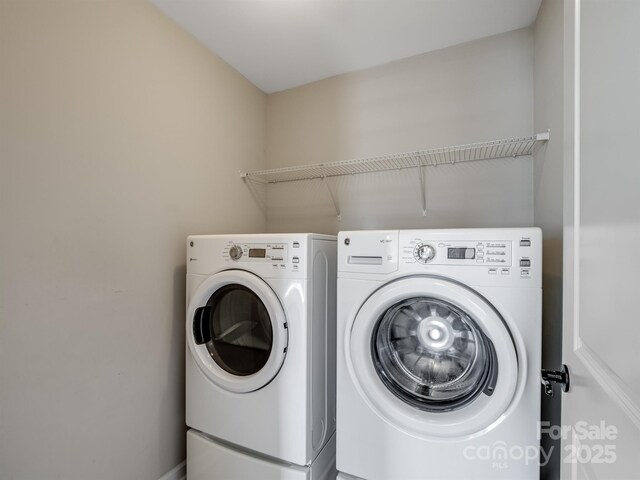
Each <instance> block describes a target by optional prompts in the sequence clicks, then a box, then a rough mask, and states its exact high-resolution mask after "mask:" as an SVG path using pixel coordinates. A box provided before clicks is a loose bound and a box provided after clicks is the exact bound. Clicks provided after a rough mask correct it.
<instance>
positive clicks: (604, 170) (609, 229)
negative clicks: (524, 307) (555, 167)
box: [556, 0, 640, 480]
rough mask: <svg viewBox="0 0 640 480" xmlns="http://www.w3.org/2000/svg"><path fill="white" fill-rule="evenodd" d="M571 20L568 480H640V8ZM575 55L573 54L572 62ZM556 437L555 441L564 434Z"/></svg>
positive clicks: (576, 14) (579, 5) (585, 3)
mask: <svg viewBox="0 0 640 480" xmlns="http://www.w3.org/2000/svg"><path fill="white" fill-rule="evenodd" d="M566 7H567V10H566V11H565V13H566V14H567V15H566V18H567V24H566V26H567V32H568V36H567V37H565V38H566V39H567V40H568V42H567V46H568V49H567V50H565V53H566V54H567V58H568V59H569V60H574V63H573V67H572V68H570V69H569V70H570V71H572V73H573V78H571V76H569V80H568V84H567V89H566V92H568V97H567V98H568V100H569V103H570V104H567V109H566V111H567V113H568V115H567V117H566V118H567V119H568V122H567V127H568V129H567V130H568V131H569V135H568V137H567V144H568V145H569V146H570V148H569V150H572V151H568V152H567V160H568V161H567V168H566V169H565V179H564V183H565V266H564V267H565V285H564V309H565V311H564V353H563V355H564V363H566V364H567V365H568V366H569V369H570V371H571V382H572V387H571V390H570V392H569V393H568V394H566V395H564V396H563V399H562V401H563V405H562V423H563V425H564V428H567V427H572V428H571V430H570V431H569V430H568V429H567V430H566V431H565V433H564V434H563V435H562V439H563V440H562V452H561V453H562V478H563V479H565V480H568V479H587V480H588V479H601V480H615V479H625V480H627V479H637V478H640V361H639V359H638V355H639V348H640V315H639V314H638V301H639V300H640V252H639V249H640V154H639V150H638V146H639V145H640V28H639V25H640V2H638V1H636V0H615V1H603V0H582V1H580V0H578V1H576V2H567V3H566ZM572 50H573V51H572ZM558 433H559V432H556V434H558Z"/></svg>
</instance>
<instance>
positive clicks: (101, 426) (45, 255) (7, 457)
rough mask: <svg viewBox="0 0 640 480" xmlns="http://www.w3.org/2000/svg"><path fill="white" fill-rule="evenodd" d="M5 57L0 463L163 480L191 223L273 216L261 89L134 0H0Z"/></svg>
mask: <svg viewBox="0 0 640 480" xmlns="http://www.w3.org/2000/svg"><path fill="white" fill-rule="evenodd" d="M0 62H1V68H0V84H1V88H0V149H1V150H0V159H1V162H2V163H1V167H0V168H1V170H0V230H1V234H0V239H1V242H2V245H1V250H0V252H1V256H0V259H1V281H2V283H1V285H2V289H1V290H2V304H1V309H0V315H1V316H0V478H2V479H3V480H17V479H28V480H32V479H65V480H70V479H99V478H105V479H106V478H108V479H115V478H117V479H135V480H140V479H157V478H159V477H160V476H161V475H162V474H163V473H165V472H166V471H168V470H169V469H170V468H172V467H173V466H174V465H176V464H178V463H179V462H180V461H182V460H183V459H184V456H185V447H184V438H185V437H184V430H185V427H184V400H183V398H184V383H183V382H184V333H183V332H184V273H185V266H184V265H185V237H186V235H188V234H190V233H215V232H220V233H221V232H231V231H238V232H247V231H262V230H264V229H265V222H264V219H263V217H262V215H261V214H260V212H259V210H258V208H257V207H256V204H255V202H254V199H253V198H252V197H251V195H250V193H249V192H248V191H247V189H245V188H244V187H243V186H242V184H241V182H240V180H239V179H238V177H237V173H236V172H237V170H239V169H257V168H262V167H263V166H264V165H263V163H262V159H263V151H262V149H263V142H264V126H265V108H266V97H265V95H264V94H263V93H262V92H260V91H259V90H258V89H256V88H255V87H254V86H252V85H251V84H250V83H249V82H247V81H246V80H245V79H244V78H243V77H241V76H240V75H239V74H238V73H237V72H235V71H234V70H232V69H231V68H229V67H228V66H227V65H226V64H224V63H223V62H222V61H221V60H219V59H218V58H216V57H214V56H212V55H211V54H210V52H208V51H207V50H205V49H204V48H203V47H201V46H200V45H199V44H198V43H196V42H195V40H193V39H192V38H191V37H189V36H188V35H187V34H185V33H184V32H182V31H181V30H180V29H179V28H178V27H176V26H175V25H174V24H172V23H171V22H170V21H169V20H167V19H166V18H165V17H164V16H163V15H162V14H161V13H160V12H159V11H157V10H156V9H155V8H154V7H153V6H151V5H149V4H147V3H146V2H143V1H136V2H129V1H128V2H77V1H66V0H65V1H56V2H50V1H45V0H43V1H31V2H22V1H2V2H0Z"/></svg>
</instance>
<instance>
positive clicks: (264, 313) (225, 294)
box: [186, 234, 336, 480]
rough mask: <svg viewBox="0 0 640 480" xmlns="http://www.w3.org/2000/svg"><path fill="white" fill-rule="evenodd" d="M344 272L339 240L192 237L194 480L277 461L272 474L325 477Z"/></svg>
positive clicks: (242, 474)
mask: <svg viewBox="0 0 640 480" xmlns="http://www.w3.org/2000/svg"><path fill="white" fill-rule="evenodd" d="M335 280H336V239H335V237H332V236H326V235H314V234H286V235H275V234H260V235H195V236H190V237H189V238H188V239H187V305H188V306H187V321H186V338H187V351H186V421H187V425H188V426H189V427H191V428H192V429H193V430H192V431H191V432H190V434H189V435H188V436H187V470H188V476H189V479H191V480H195V479H202V480H204V479H214V478H215V479H218V478H225V479H230V478H238V479H244V478H251V475H252V474H253V473H255V471H256V470H255V469H256V468H259V467H257V466H259V465H270V470H269V471H270V472H271V474H273V475H276V476H275V477H273V476H269V475H268V474H267V470H265V477H264V478H309V479H310V478H313V479H314V480H315V479H319V478H323V475H324V473H323V472H320V471H318V469H319V468H320V469H323V470H326V469H327V468H328V467H326V465H333V464H334V455H335V452H334V450H333V449H334V448H335V444H333V445H334V446H333V449H332V443H331V440H332V438H333V436H334V432H335V299H336V290H335ZM325 447H326V448H325ZM323 448H325V450H324V451H323ZM321 451H323V452H324V453H323V455H321V457H322V462H321V463H323V465H324V466H322V467H318V468H316V469H313V468H312V467H313V465H314V460H315V459H316V458H317V457H318V456H319V454H320V452H321ZM212 459H215V461H213V462H212ZM265 462H266V463H265ZM270 462H271V463H270ZM289 467H291V468H289ZM332 469H333V467H331V468H329V470H332ZM274 472H276V473H274ZM278 472H280V473H278ZM278 475H279V476H278ZM292 475H293V476H292ZM300 475H303V476H302V477H301V476H300Z"/></svg>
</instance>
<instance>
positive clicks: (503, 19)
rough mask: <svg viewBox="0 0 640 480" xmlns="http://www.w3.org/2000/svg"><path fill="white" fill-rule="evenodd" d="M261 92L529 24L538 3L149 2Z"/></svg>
mask: <svg viewBox="0 0 640 480" xmlns="http://www.w3.org/2000/svg"><path fill="white" fill-rule="evenodd" d="M150 1H151V2H152V3H153V4H154V5H156V6H157V7H158V8H160V9H161V10H162V11H163V12H164V13H165V14H166V15H168V16H169V17H170V18H172V19H173V20H174V21H175V22H176V23H178V24H179V25H180V26H182V27H183V28H184V29H185V30H187V31H188V32H190V33H191V34H192V35H194V36H195V37H196V38H198V39H199V40H200V41H201V42H202V43H203V44H204V45H206V46H207V48H209V49H210V50H211V51H212V52H214V53H215V54H217V55H218V56H220V57H221V58H222V59H223V60H225V61H226V62H227V63H228V64H230V65H231V66H232V67H234V68H235V69H236V70H238V71H239V72H240V73H241V74H242V75H244V76H245V77H246V78H248V79H249V80H250V81H251V82H252V83H253V84H255V85H256V86H257V87H258V88H260V89H261V90H263V91H264V92H266V93H273V92H278V91H281V90H286V89H288V88H292V87H296V86H299V85H303V84H305V83H310V82H314V81H316V80H320V79H323V78H327V77H331V76H334V75H338V74H341V73H346V72H352V71H356V70H361V69H363V68H368V67H373V66H376V65H382V64H384V63H388V62H391V61H394V60H398V59H401V58H406V57H410V56H413V55H418V54H421V53H425V52H429V51H433V50H438V49H440V48H444V47H448V46H451V45H456V44H459V43H463V42H468V41H470V40H475V39H478V38H482V37H487V36H490V35H495V34H498V33H502V32H508V31H510V30H515V29H518V28H523V27H527V26H529V25H531V24H532V23H533V22H534V20H535V18H536V15H537V13H538V8H539V7H540V3H541V0H150Z"/></svg>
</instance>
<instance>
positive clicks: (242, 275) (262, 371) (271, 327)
mask: <svg viewBox="0 0 640 480" xmlns="http://www.w3.org/2000/svg"><path fill="white" fill-rule="evenodd" d="M186 337H187V345H188V346H189V352H190V354H191V355H192V356H193V358H194V360H195V362H196V364H197V365H198V367H200V370H202V372H203V373H204V374H205V375H206V376H207V377H208V378H209V380H211V381H212V382H213V383H215V384H217V385H218V386H220V387H222V388H224V389H225V390H228V391H230V392H237V393H247V392H252V391H255V390H258V389H260V388H262V387H264V386H265V385H267V384H268V383H269V382H271V380H273V378H274V377H275V376H276V375H277V374H278V371H279V370H280V367H281V366H282V362H283V361H284V357H285V354H286V351H287V340H288V337H287V323H286V318H285V314H284V311H283V309H282V306H281V304H280V301H279V300H278V297H277V296H276V294H275V293H274V292H273V290H272V289H271V288H270V287H269V285H267V284H266V283H265V282H264V280H262V279H260V278H259V277H257V276H256V275H253V274H251V273H248V272H244V271H241V270H226V271H224V272H220V273H217V274H215V275H212V276H211V277H209V278H207V279H206V280H205V281H204V282H202V283H201V284H200V286H199V287H198V288H197V289H196V291H195V292H194V293H193V295H192V296H191V300H190V301H189V306H188V310H187V324H186Z"/></svg>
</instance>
